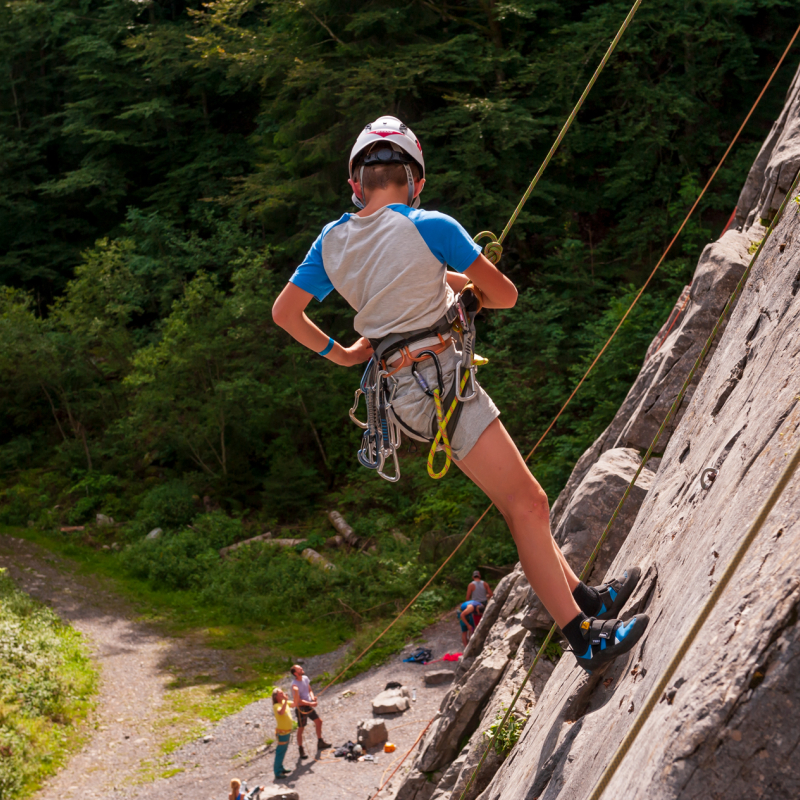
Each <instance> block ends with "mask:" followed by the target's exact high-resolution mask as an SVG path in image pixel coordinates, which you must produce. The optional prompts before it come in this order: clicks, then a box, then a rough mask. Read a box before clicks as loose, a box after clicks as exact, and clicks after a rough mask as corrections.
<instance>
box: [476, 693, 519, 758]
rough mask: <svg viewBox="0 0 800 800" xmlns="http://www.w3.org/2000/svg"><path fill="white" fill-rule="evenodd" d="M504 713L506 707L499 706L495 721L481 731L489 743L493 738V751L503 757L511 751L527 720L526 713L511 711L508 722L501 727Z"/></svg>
mask: <svg viewBox="0 0 800 800" xmlns="http://www.w3.org/2000/svg"><path fill="white" fill-rule="evenodd" d="M505 715H506V708H505V706H501V708H500V711H498V713H497V717H496V718H495V721H494V722H493V723H492V724H491V725H490V726H489V728H488V730H486V731H484V732H483V735H484V736H485V737H486V738H487V739H488V740H489V742H490V743H491V742H492V740H493V739H494V745H493V746H494V749H495V752H497V754H498V755H501V756H503V757H505V756H507V755H508V754H509V753H510V752H511V751H512V749H513V748H514V745H515V744H516V743H517V742H518V741H519V737H520V736H521V735H522V731H523V730H524V729H525V724H526V723H527V722H528V715H527V714H520V715H518V714H516V713H512V714H511V715H510V716H509V718H508V722H506V724H505V725H503V727H502V728H501V727H500V723H501V722H502V721H503V717H505ZM498 731H499V732H498ZM495 734H497V738H495Z"/></svg>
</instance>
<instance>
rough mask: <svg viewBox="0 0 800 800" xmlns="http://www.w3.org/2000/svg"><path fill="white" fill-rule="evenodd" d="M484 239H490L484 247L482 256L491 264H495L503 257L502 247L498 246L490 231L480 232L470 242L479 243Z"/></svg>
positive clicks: (498, 243)
mask: <svg viewBox="0 0 800 800" xmlns="http://www.w3.org/2000/svg"><path fill="white" fill-rule="evenodd" d="M484 237H486V238H488V239H490V241H489V242H488V243H487V244H486V245H484V248H483V254H484V255H485V256H486V258H488V259H489V261H491V262H492V264H497V263H498V262H499V261H500V258H501V257H502V255H503V245H501V244H500V242H499V241H498V239H497V237H496V236H495V235H494V234H493V233H492V232H491V231H481V232H480V233H479V234H477V235H476V236H475V237H474V238H473V239H472V241H473V242H479V241H480V240H481V239H483V238H484Z"/></svg>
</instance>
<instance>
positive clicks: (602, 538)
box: [460, 28, 800, 800]
mask: <svg viewBox="0 0 800 800" xmlns="http://www.w3.org/2000/svg"><path fill="white" fill-rule="evenodd" d="M798 30H799V31H800V28H799V29H798ZM795 35H797V34H795ZM798 180H800V173H798V175H797V176H796V177H795V179H794V182H793V183H792V188H791V189H790V190H789V192H788V193H787V195H786V197H784V198H783V202H782V203H781V205H780V208H779V209H778V211H777V213H776V214H775V217H774V218H773V220H772V222H771V223H770V225H769V228H768V229H767V232H766V233H765V234H764V238H763V239H762V240H761V242H760V243H759V245H758V249H757V250H756V252H755V254H754V255H753V257H752V258H751V259H750V263H749V264H748V265H747V269H745V271H744V273H742V277H741V278H740V279H739V282H738V283H737V284H736V288H735V289H734V290H733V294H732V295H731V296H730V297H729V298H728V302H727V303H726V304H725V308H723V309H722V313H721V314H720V316H719V319H718V320H717V322H716V324H715V325H714V328H713V330H712V331H711V333H710V335H709V337H708V339H706V343H705V344H704V345H703V349H702V350H701V351H700V354H699V355H698V356H697V359H696V360H695V362H694V364H693V365H692V368H691V369H690V370H689V374H688V375H687V376H686V380H685V381H684V382H683V386H681V389H680V391H679V392H678V395H677V397H676V398H675V401H674V402H673V403H672V406H671V407H670V409H669V411H668V412H667V416H666V417H665V418H664V421H663V422H662V423H661V427H660V428H659V429H658V431H657V432H656V435H655V438H654V439H653V441H652V442H651V444H650V447H648V449H647V452H646V453H645V454H644V457H643V458H642V461H641V463H640V464H639V467H638V469H637V470H636V472H635V473H634V475H633V478H632V479H631V482H630V483H629V484H628V487H627V488H626V489H625V493H624V494H623V495H622V498H621V499H620V501H619V503H618V504H617V507H616V509H614V513H613V514H612V515H611V519H610V520H609V521H608V524H607V525H606V527H605V530H604V531H603V533H602V534H601V536H600V539H599V540H598V542H597V545H596V546H595V548H594V550H593V551H592V553H591V555H590V556H589V559H588V561H587V562H586V565H585V566H584V568H583V571H582V572H581V575H580V580H581V581H583V580H585V579H586V578H587V577H588V575H589V572H590V570H591V568H592V566H593V565H594V562H595V560H596V559H597V556H598V555H599V553H600V548H601V547H602V546H603V544H604V543H605V540H606V539H607V538H608V535H609V533H610V532H611V526H612V525H613V524H614V522H615V520H616V519H617V516H618V515H619V512H620V511H621V509H622V506H623V505H624V504H625V501H626V500H627V499H628V495H630V493H631V490H632V489H633V487H634V486H635V484H636V481H637V479H638V478H639V475H640V474H641V472H642V470H643V469H644V467H645V464H647V462H648V460H649V459H650V456H651V455H652V454H653V450H654V449H655V447H656V445H657V444H658V441H659V439H660V438H661V434H662V433H663V432H664V430H665V428H666V427H667V425H668V424H669V423H670V422H671V421H672V419H673V418H674V416H675V414H676V412H677V410H678V408H679V407H680V405H681V403H682V402H683V398H684V396H685V395H686V391H687V390H688V388H689V386H690V384H691V382H692V380H694V376H695V375H696V374H697V370H698V369H699V368H700V365H701V364H702V363H703V361H704V360H705V357H706V355H707V354H708V351H709V349H710V348H711V345H712V344H713V342H714V340H715V339H716V337H717V333H718V332H719V329H720V327H721V326H722V324H723V322H724V321H725V319H726V318H727V316H728V313H729V312H730V310H731V308H732V306H733V304H734V303H735V302H736V300H737V299H738V297H739V295H740V294H741V292H742V289H743V288H744V285H745V283H746V282H747V279H748V277H749V276H750V272H751V271H752V269H753V264H755V262H756V260H757V259H758V257H759V255H761V251H762V249H763V248H764V244H765V243H766V241H767V239H768V238H769V236H770V234H771V233H772V231H773V229H774V227H775V225H776V224H777V223H778V222H779V220H780V219H781V217H782V216H783V212H784V209H785V208H786V204H787V202H788V200H789V198H790V197H791V196H792V195H793V194H794V192H795V189H796V187H797V183H798ZM787 480H788V478H787ZM759 527H760V526H759ZM757 532H758V531H756V533H757ZM748 535H749V534H748ZM753 536H755V534H753ZM748 546H749V545H748ZM715 602H716V600H715ZM704 608H705V607H704ZM701 613H702V612H701ZM556 627H557V626H556V625H555V623H554V624H553V626H552V627H551V628H550V631H549V632H548V634H547V636H546V637H545V640H544V641H543V642H542V644H541V646H540V647H539V652H538V653H537V654H536V657H535V658H534V659H533V663H532V664H531V666H530V669H529V670H528V672H527V673H526V675H525V678H524V679H523V681H522V683H521V684H520V687H519V689H518V690H517V693H516V694H515V695H514V699H513V700H512V701H511V704H510V705H509V707H508V709H507V711H506V713H505V716H504V717H503V719H502V720H501V722H500V724H499V725H498V726H497V729H496V730H495V733H494V736H493V737H492V739H491V741H490V743H489V745H488V746H487V748H486V750H485V751H484V753H483V755H482V756H481V760H480V761H479V762H478V765H477V766H476V767H475V771H474V772H473V773H472V775H471V776H470V779H469V781H468V782H467V785H466V786H465V787H464V791H463V792H462V793H461V798H460V800H464V797H465V795H466V793H467V790H468V789H469V787H470V786H471V785H472V782H473V781H474V780H475V777H476V776H477V774H478V772H480V769H481V767H482V766H483V762H484V761H485V760H486V755H487V754H488V752H489V750H490V749H491V748H492V746H493V745H494V743H495V740H496V739H497V737H498V735H499V734H500V731H501V730H502V729H503V727H504V726H505V724H506V722H507V721H508V719H509V717H510V716H511V713H512V711H513V710H514V706H515V705H516V703H517V700H519V698H520V695H521V694H522V690H523V689H524V688H525V686H526V684H527V683H528V680H529V679H530V677H531V675H532V674H533V670H534V668H535V667H536V665H537V664H538V663H539V661H540V660H541V657H542V654H543V653H544V651H545V649H546V647H547V645H548V644H549V643H550V640H551V639H552V638H553V636H554V635H555V632H556ZM693 627H694V626H693ZM695 633H696V631H695ZM692 638H693V637H692ZM640 716H641V715H640ZM637 719H638V718H637ZM640 727H641V726H640ZM636 733H638V729H637V731H636ZM635 736H636V734H635V733H634V735H633V737H632V738H631V742H632V741H633V738H635ZM626 739H627V737H626ZM623 741H624V740H623ZM628 746H630V744H629V745H628ZM620 760H621V759H620ZM614 769H616V766H615V767H614ZM612 774H613V772H612ZM610 777H611V776H610V775H609V780H610ZM604 786H605V784H604ZM598 797H599V795H594V794H593V795H592V797H591V798H590V800H597V798H598Z"/></svg>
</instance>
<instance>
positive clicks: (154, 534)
mask: <svg viewBox="0 0 800 800" xmlns="http://www.w3.org/2000/svg"><path fill="white" fill-rule="evenodd" d="M162 533H164V531H162V530H161V528H153V530H151V531H150V533H148V534H147V536H145V537H144V538H145V539H158V537H159V536H161V534H162Z"/></svg>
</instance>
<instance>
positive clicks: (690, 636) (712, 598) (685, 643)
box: [589, 444, 800, 800]
mask: <svg viewBox="0 0 800 800" xmlns="http://www.w3.org/2000/svg"><path fill="white" fill-rule="evenodd" d="M798 464H800V444H798V446H797V448H795V451H794V453H793V454H792V457H791V458H790V459H789V463H788V464H787V465H786V468H785V469H784V470H783V472H782V473H781V475H780V477H779V478H778V482H777V483H776V484H775V486H773V487H772V491H771V492H770V493H769V497H767V499H766V501H765V502H764V505H763V506H761V509H760V510H759V512H758V514H757V515H756V518H755V520H753V523H752V525H751V526H750V529H749V530H748V531H747V533H746V534H745V537H744V539H743V540H742V542H741V544H740V545H739V547H737V548H736V552H735V553H734V554H733V558H731V560H730V562H729V563H728V566H727V567H725V571H724V572H723V573H722V575H721V576H720V579H719V583H717V585H716V586H715V587H714V590H713V591H712V592H711V594H710V595H709V596H708V599H707V600H706V602H705V603H704V604H703V607H702V608H701V609H700V613H699V614H698V615H697V618H696V619H695V621H694V622H693V623H692V627H691V628H690V629H689V631H688V632H687V634H686V636H684V637H683V639H682V640H681V643H680V645H679V646H678V650H677V652H676V653H675V655H674V656H673V657H672V659H671V660H670V662H669V664H668V665H667V668H666V669H665V670H664V673H663V675H662V676H661V677H660V678H659V680H658V683H657V684H656V685H655V686H654V687H653V691H652V692H651V693H650V696H649V697H648V698H647V702H646V703H645V704H644V706H642V710H641V711H640V712H639V715H638V716H637V717H636V719H635V720H634V722H633V725H631V728H630V730H629V731H628V732H627V733H626V734H625V738H624V739H623V740H622V741H621V742H620V745H619V747H618V748H617V751H616V752H615V753H614V755H613V757H612V758H611V761H610V762H609V764H608V766H607V767H606V768H605V770H604V771H603V774H602V775H601V776H600V780H599V781H598V782H597V785H596V786H595V787H594V789H593V790H592V793H591V795H590V796H589V800H600V797H601V795H602V794H603V791H604V790H605V788H606V787H607V786H608V783H609V781H610V780H611V778H612V777H613V776H614V773H615V772H616V771H617V768H618V767H619V765H620V764H621V763H622V760H623V759H624V758H625V755H626V754H627V752H628V751H629V750H630V748H631V746H632V745H633V742H634V740H635V739H636V737H637V736H638V734H639V731H640V730H641V729H642V727H643V726H644V724H645V722H646V721H647V719H648V717H649V716H650V714H651V713H652V711H653V709H654V708H655V707H656V704H657V703H658V698H659V697H661V695H662V694H663V693H664V691H665V690H666V688H667V685H668V684H669V682H670V680H672V676H673V675H674V674H675V672H676V670H677V669H678V667H679V666H680V663H681V661H683V658H684V656H685V655H686V653H687V652H688V651H689V648H690V647H691V646H692V643H693V642H694V640H695V638H696V637H697V634H698V633H699V632H700V629H701V628H702V627H703V625H704V623H705V622H706V620H707V619H708V617H709V616H710V614H711V612H712V611H713V609H714V606H716V604H717V601H718V600H719V598H720V597H721V596H722V593H723V592H724V591H725V588H726V587H727V585H728V584H729V583H730V580H731V578H732V577H733V575H734V573H735V572H736V570H737V569H738V567H739V565H740V564H741V563H742V559H743V558H744V557H745V555H746V554H747V551H748V550H749V549H750V546H751V545H752V544H753V542H754V541H755V538H756V536H758V532H759V531H760V530H761V528H762V527H763V525H764V523H765V522H766V520H767V517H768V516H769V514H770V512H771V511H772V509H773V507H774V506H775V503H777V502H778V500H779V499H780V496H781V494H783V490H784V489H785V488H786V486H787V484H788V483H789V481H790V480H791V478H792V476H793V475H794V473H795V470H796V469H797V466H798Z"/></svg>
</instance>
